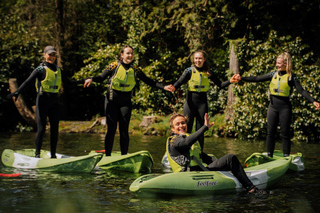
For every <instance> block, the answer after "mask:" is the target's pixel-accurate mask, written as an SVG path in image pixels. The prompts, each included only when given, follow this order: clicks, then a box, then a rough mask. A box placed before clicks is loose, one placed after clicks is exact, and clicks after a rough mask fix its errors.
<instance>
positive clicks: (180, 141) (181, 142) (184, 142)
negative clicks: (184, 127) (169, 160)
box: [170, 125, 208, 149]
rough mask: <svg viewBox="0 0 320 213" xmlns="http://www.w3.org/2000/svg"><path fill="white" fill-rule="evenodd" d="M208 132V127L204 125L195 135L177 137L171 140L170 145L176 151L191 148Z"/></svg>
mask: <svg viewBox="0 0 320 213" xmlns="http://www.w3.org/2000/svg"><path fill="white" fill-rule="evenodd" d="M207 130H208V127H207V126H206V125H203V126H202V127H201V128H200V129H199V130H197V131H196V132H195V133H193V134H191V135H189V137H187V136H186V135H182V136H180V135H179V136H175V137H173V138H172V139H171V141H170V143H171V145H172V146H174V147H175V148H176V149H179V148H180V149H183V148H190V147H191V146H192V145H193V144H194V143H195V142H196V141H197V140H198V139H199V137H200V136H201V135H202V134H203V133H204V132H205V131H207Z"/></svg>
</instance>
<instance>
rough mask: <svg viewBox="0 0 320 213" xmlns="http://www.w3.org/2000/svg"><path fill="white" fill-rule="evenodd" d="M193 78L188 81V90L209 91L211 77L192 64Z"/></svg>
mask: <svg viewBox="0 0 320 213" xmlns="http://www.w3.org/2000/svg"><path fill="white" fill-rule="evenodd" d="M191 68H192V72H191V78H190V80H189V81H188V90H189V91H191V92H207V91H208V90H209V85H210V83H209V78H208V73H207V72H199V71H198V70H197V69H196V68H195V67H194V66H191Z"/></svg>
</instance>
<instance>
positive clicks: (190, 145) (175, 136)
mask: <svg viewBox="0 0 320 213" xmlns="http://www.w3.org/2000/svg"><path fill="white" fill-rule="evenodd" d="M209 120H210V116H208V114H207V113H205V115H204V125H203V126H202V127H201V128H200V129H198V130H197V131H196V132H195V133H193V134H188V133H187V128H188V127H187V122H188V119H187V118H186V117H185V116H184V115H182V114H179V113H177V114H174V115H172V116H171V118H170V128H171V131H172V136H170V137H169V138H168V139H167V144H166V154H167V156H168V160H169V163H170V166H171V169H172V171H173V172H185V171H189V170H190V171H204V170H205V171H231V172H232V174H233V175H234V176H235V177H236V178H237V179H238V180H239V182H240V183H241V184H242V185H243V187H244V188H245V189H246V190H247V192H248V193H258V194H266V192H265V191H264V190H261V189H258V188H257V187H256V186H254V185H253V183H252V182H251V181H250V180H249V178H248V177H247V175H246V173H245V171H244V170H243V168H242V166H241V164H240V162H239V160H238V158H237V157H236V156H235V155H233V154H228V155H225V156H223V157H222V158H219V159H216V158H214V157H211V156H209V155H207V154H206V153H204V152H203V151H202V150H201V147H200V143H199V142H198V139H199V137H201V135H203V134H204V132H205V131H207V130H208V129H210V128H211V127H212V126H213V124H214V122H212V123H210V122H209ZM203 163H205V164H207V166H206V167H205V166H204V165H203Z"/></svg>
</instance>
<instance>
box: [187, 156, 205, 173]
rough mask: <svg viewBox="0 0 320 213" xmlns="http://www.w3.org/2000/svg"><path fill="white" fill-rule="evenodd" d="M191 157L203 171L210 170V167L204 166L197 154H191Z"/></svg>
mask: <svg viewBox="0 0 320 213" xmlns="http://www.w3.org/2000/svg"><path fill="white" fill-rule="evenodd" d="M190 159H191V160H193V161H194V162H196V163H197V164H198V166H200V168H201V169H202V170H203V171H209V169H208V168H206V167H204V166H203V164H202V163H201V162H200V161H199V160H198V159H197V158H196V157H195V156H190Z"/></svg>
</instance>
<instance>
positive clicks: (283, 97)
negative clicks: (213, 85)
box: [239, 52, 319, 157]
mask: <svg viewBox="0 0 320 213" xmlns="http://www.w3.org/2000/svg"><path fill="white" fill-rule="evenodd" d="M291 67H292V65H291V56H290V54H289V53H287V52H284V53H281V54H280V55H279V56H278V57H277V61H276V68H277V70H276V71H273V72H270V73H268V74H265V75H262V76H251V77H240V76H239V77H240V79H241V80H243V81H247V82H263V81H270V84H269V92H270V97H269V101H270V102H269V107H268V113H267V142H266V143H267V154H268V156H269V157H273V152H274V148H275V135H276V132H277V126H278V123H279V122H280V129H281V137H282V149H283V156H284V157H286V156H289V155H290V150H291V140H290V123H291V116H292V106H291V100H290V95H291V93H292V90H293V87H295V88H296V89H297V91H298V92H299V93H300V94H301V95H302V96H303V97H305V98H306V99H307V100H308V101H309V102H310V103H312V104H313V105H314V106H315V108H316V110H318V109H319V103H318V102H317V101H315V100H314V99H313V98H312V97H311V96H310V94H309V93H308V92H307V91H306V90H304V88H303V87H302V86H301V85H300V82H299V80H298V77H297V76H296V75H295V74H293V73H292V70H291ZM240 79H239V80H240Z"/></svg>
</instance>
